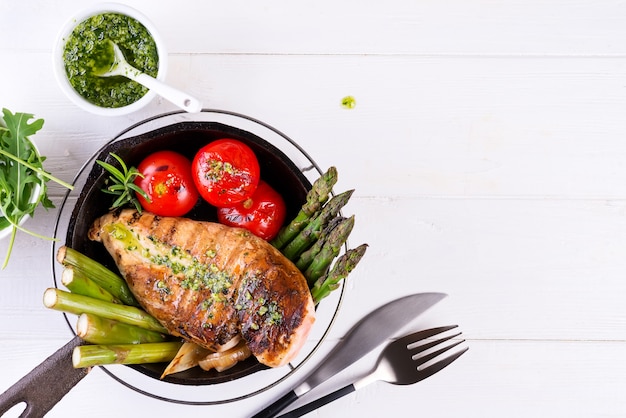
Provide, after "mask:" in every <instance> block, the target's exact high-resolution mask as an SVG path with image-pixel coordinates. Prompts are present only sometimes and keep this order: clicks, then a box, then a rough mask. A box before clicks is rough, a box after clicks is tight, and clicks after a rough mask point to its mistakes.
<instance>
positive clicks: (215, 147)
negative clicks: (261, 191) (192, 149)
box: [192, 138, 261, 208]
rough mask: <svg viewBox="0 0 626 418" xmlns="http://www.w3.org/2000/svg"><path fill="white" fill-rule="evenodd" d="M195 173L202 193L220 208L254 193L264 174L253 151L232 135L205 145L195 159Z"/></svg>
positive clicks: (193, 164) (203, 196)
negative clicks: (231, 137) (232, 137)
mask: <svg viewBox="0 0 626 418" xmlns="http://www.w3.org/2000/svg"><path fill="white" fill-rule="evenodd" d="M192 173H193V179H194V182H195V184H196V187H197V189H198V192H199V193H200V196H202V198H203V199H204V200H206V201H207V202H209V203H210V204H211V205H213V206H216V207H218V208H219V207H227V206H232V205H234V204H237V203H239V202H243V201H244V200H246V199H247V198H249V197H250V196H252V194H253V193H254V191H255V190H256V188H257V185H258V184H259V180H260V178H261V176H260V174H261V169H260V167H259V161H258V160H257V158H256V155H255V154H254V151H252V149H251V148H250V147H249V146H247V145H246V144H244V143H243V142H241V141H238V140H235V139H230V138H223V139H218V140H216V141H213V142H211V143H209V144H207V145H205V146H204V147H202V148H201V149H200V150H199V151H198V152H197V153H196V155H195V157H194V159H193V161H192Z"/></svg>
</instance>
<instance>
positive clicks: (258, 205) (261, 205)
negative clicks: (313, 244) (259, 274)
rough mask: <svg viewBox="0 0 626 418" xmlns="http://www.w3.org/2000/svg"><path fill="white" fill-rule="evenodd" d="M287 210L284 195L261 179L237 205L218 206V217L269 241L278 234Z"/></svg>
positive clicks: (219, 219) (223, 222)
mask: <svg viewBox="0 0 626 418" xmlns="http://www.w3.org/2000/svg"><path fill="white" fill-rule="evenodd" d="M286 212H287V209H286V206H285V201H284V200H283V198H282V196H281V195H280V194H279V193H278V192H277V191H275V190H274V189H273V188H272V187H271V186H270V185H269V184H267V183H266V182H264V181H263V180H261V181H260V182H259V185H258V186H257V188H256V191H255V192H254V194H253V195H252V196H251V197H249V198H248V199H246V200H244V201H243V202H241V203H238V204H237V205H235V206H231V207H222V208H218V209H217V219H218V221H219V222H220V223H222V224H224V225H229V226H236V227H240V228H245V229H247V230H248V231H250V232H252V233H253V234H254V235H256V236H258V237H260V238H263V239H264V240H267V241H269V240H271V239H272V238H274V237H275V236H276V235H277V234H278V231H279V230H280V228H281V227H282V225H283V222H284V221H285V216H286Z"/></svg>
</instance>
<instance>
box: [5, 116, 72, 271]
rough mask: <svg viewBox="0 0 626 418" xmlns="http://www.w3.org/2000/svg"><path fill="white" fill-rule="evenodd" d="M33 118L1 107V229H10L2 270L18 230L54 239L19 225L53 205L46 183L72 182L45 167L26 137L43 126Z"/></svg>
mask: <svg viewBox="0 0 626 418" xmlns="http://www.w3.org/2000/svg"><path fill="white" fill-rule="evenodd" d="M33 118H34V116H33V115H32V114H29V113H15V114H12V113H11V112H10V111H9V110H7V109H2V117H1V118H0V230H2V229H5V228H11V237H10V241H9V248H8V251H7V254H6V257H5V259H4V263H3V265H2V268H3V269H4V268H5V267H6V266H7V264H8V262H9V258H10V256H11V251H12V249H13V244H14V242H15V236H16V234H17V231H18V230H20V231H23V232H26V233H28V234H30V235H33V236H35V237H38V238H44V239H53V238H48V237H45V236H42V235H39V234H37V233H35V232H32V231H29V230H27V229H25V228H23V227H21V226H20V225H19V223H20V221H21V220H22V219H24V218H25V217H26V216H33V215H34V212H35V210H36V209H37V207H38V206H42V207H43V208H45V209H49V208H53V207H54V204H53V203H52V201H51V200H50V198H49V197H48V188H47V185H46V183H47V182H48V181H49V180H53V181H55V182H56V183H59V184H60V185H62V186H64V187H66V188H69V189H70V190H71V189H72V185H70V184H68V183H66V182H64V181H62V180H59V179H57V178H56V177H54V176H52V175H51V174H50V173H48V172H47V171H45V170H44V168H43V162H44V161H45V159H46V158H45V157H44V156H42V155H40V154H39V152H38V151H37V148H35V145H34V144H33V143H32V142H31V140H30V139H29V137H30V136H32V135H35V134H36V133H37V132H38V131H39V130H40V129H41V128H42V127H43V124H44V121H43V119H36V120H34V121H33V122H30V121H31V120H32V119H33ZM35 192H38V193H35Z"/></svg>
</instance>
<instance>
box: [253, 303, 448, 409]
mask: <svg viewBox="0 0 626 418" xmlns="http://www.w3.org/2000/svg"><path fill="white" fill-rule="evenodd" d="M444 297H446V294H445V293H416V294H413V295H409V296H404V297H402V298H399V299H396V300H393V301H391V302H389V303H387V304H385V305H383V306H381V307H379V308H378V309H376V310H374V311H372V312H371V313H369V314H368V315H367V316H366V317H365V318H363V319H362V320H360V321H359V322H358V323H357V324H356V325H354V326H353V327H352V329H351V330H350V331H349V332H348V334H346V336H345V337H344V338H343V339H342V340H341V341H340V342H339V343H338V344H337V345H336V346H335V348H333V350H332V351H331V352H330V353H329V354H328V355H327V356H326V358H325V359H324V360H323V361H322V363H321V364H320V366H319V367H317V368H316V369H315V370H314V371H313V372H312V373H311V374H309V375H308V376H307V377H306V378H305V379H304V381H303V382H302V383H300V384H299V385H298V386H297V387H296V388H295V389H293V390H292V391H291V392H289V393H287V394H286V395H284V396H283V397H282V398H280V399H278V400H277V401H276V402H274V403H272V404H271V405H269V406H268V407H266V408H265V409H263V410H262V411H260V412H258V413H257V414H255V415H254V416H253V417H252V418H272V417H275V416H277V415H278V413H279V412H280V411H282V410H283V409H285V408H286V407H287V406H289V405H290V404H291V403H293V402H295V401H296V400H298V399H299V398H300V397H301V396H302V395H304V394H305V393H307V392H308V391H310V390H311V389H313V388H314V387H316V386H317V385H319V384H320V383H322V382H324V381H326V380H328V379H329V378H330V377H332V376H334V375H335V374H337V373H338V372H340V371H341V370H343V369H345V368H346V367H348V366H349V365H351V364H352V363H354V362H355V361H357V360H358V359H360V358H361V357H363V356H364V355H365V354H367V353H369V352H370V351H372V350H373V349H374V348H376V347H377V346H378V345H380V344H382V343H383V342H384V341H385V340H387V339H388V338H391V337H392V336H393V335H394V334H395V333H396V332H398V331H399V330H400V329H401V328H402V327H404V326H405V325H406V324H407V323H408V322H409V321H411V320H413V319H415V317H417V316H418V315H420V314H422V313H423V312H425V311H426V310H427V309H428V308H430V307H431V306H433V305H434V304H436V303H437V302H439V301H440V300H441V299H443V298H444Z"/></svg>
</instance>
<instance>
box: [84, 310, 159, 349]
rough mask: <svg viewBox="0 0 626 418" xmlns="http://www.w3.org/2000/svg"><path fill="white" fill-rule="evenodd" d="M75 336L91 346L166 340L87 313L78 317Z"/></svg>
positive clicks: (157, 334) (134, 327) (133, 327)
mask: <svg viewBox="0 0 626 418" xmlns="http://www.w3.org/2000/svg"><path fill="white" fill-rule="evenodd" d="M76 334H77V335H78V336H79V337H80V338H82V339H83V340H84V341H87V342H88V343H91V344H141V343H158V342H163V341H166V340H167V335H166V334H163V333H160V332H156V331H150V330H147V329H144V328H139V327H136V326H134V325H128V324H124V323H123V322H119V321H113V320H111V319H106V318H102V317H100V316H97V315H93V314H87V313H84V314H81V315H80V316H79V317H78V321H77V323H76Z"/></svg>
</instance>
